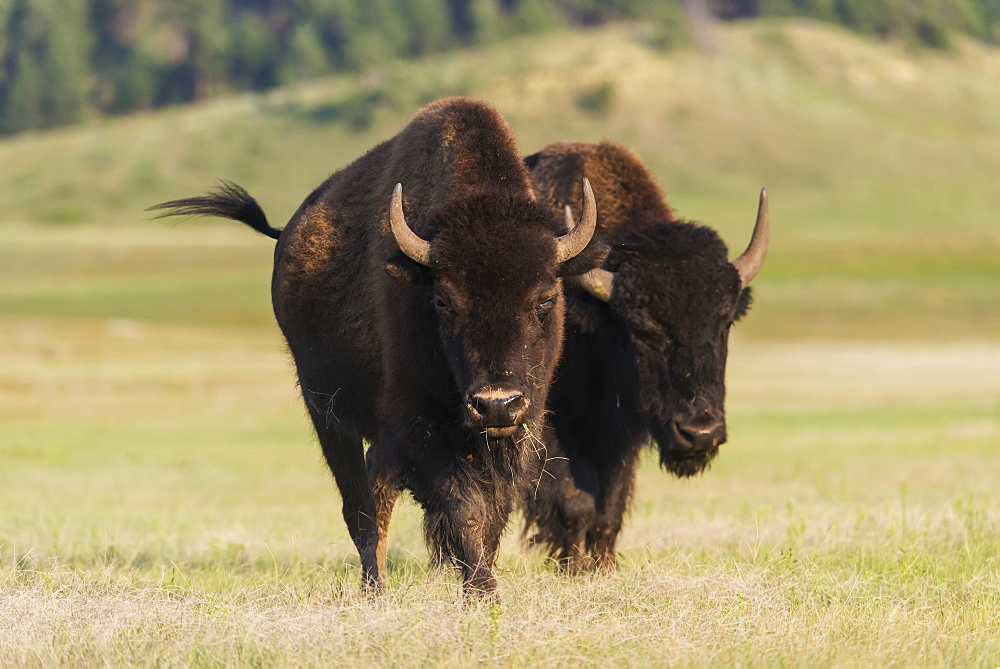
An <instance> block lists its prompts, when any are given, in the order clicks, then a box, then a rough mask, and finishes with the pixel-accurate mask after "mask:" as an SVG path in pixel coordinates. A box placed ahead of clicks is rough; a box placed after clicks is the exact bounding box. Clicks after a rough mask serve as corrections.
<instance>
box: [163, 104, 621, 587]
mask: <svg viewBox="0 0 1000 669" xmlns="http://www.w3.org/2000/svg"><path fill="white" fill-rule="evenodd" d="M400 184H402V185H400ZM583 193H584V203H583V214H582V218H581V221H580V224H579V225H576V226H573V224H572V221H567V220H564V219H563V218H562V217H561V216H560V215H558V213H557V210H556V209H554V208H552V207H551V206H550V205H547V204H542V203H539V202H537V201H536V199H535V197H534V194H533V191H532V187H531V182H530V180H529V178H528V171H527V168H526V167H525V165H524V163H523V162H522V160H521V158H520V154H519V151H518V148H517V144H516V143H515V140H514V137H513V135H512V133H511V131H510V129H509V127H508V126H507V124H506V122H505V121H504V120H503V118H502V117H501V116H500V115H499V114H498V113H497V112H496V111H495V110H494V109H493V108H491V107H489V106H488V105H485V104H483V103H480V102H476V101H473V100H470V99H466V98H453V99H447V100H441V101H438V102H435V103H432V104H430V105H428V106H427V107H425V108H424V109H422V110H421V111H419V112H418V113H417V114H416V115H415V116H414V118H413V119H412V121H411V122H410V123H409V124H408V125H407V126H406V127H405V128H404V129H403V130H402V131H401V132H400V133H399V134H398V135H396V136H395V137H393V138H392V139H389V140H387V141H385V142H383V143H382V144H379V145H378V146H376V147H375V148H373V149H371V150H370V151H368V153H366V154H365V155H364V156H362V157H361V158H359V159H358V160H356V161H354V162H353V163H352V164H350V165H348V166H347V167H345V168H344V169H342V170H340V171H339V172H336V173H334V174H333V175H331V176H330V177H329V178H327V180H326V181H324V182H323V183H322V184H321V185H320V186H319V187H318V188H317V189H316V190H314V191H313V192H312V194H311V195H309V197H308V198H306V200H305V202H303V203H302V205H301V206H300V207H299V209H298V211H296V212H295V214H294V215H293V216H292V218H291V220H290V221H289V222H288V225H287V226H285V228H284V229H281V230H278V229H276V228H272V227H271V226H270V225H269V223H268V222H267V219H266V218H265V216H264V212H263V211H262V210H261V208H260V207H259V206H258V205H257V203H256V202H255V201H254V199H253V198H251V197H250V196H249V195H248V194H247V193H246V191H244V190H243V189H241V188H239V187H238V186H235V185H233V184H225V185H224V186H223V188H221V189H220V190H219V191H217V192H215V193H212V194H209V195H207V196H204V197H196V198H191V199H186V200H175V201H172V202H166V203H163V204H160V205H157V207H156V208H158V209H164V210H166V212H167V213H166V214H163V215H176V214H181V215H191V214H204V215H215V216H222V217H226V218H231V219H235V220H238V221H242V222H243V223H246V224H247V225H249V226H250V227H252V228H254V229H255V230H257V231H259V232H262V233H263V234H265V235H268V236H269V237H273V238H275V239H277V240H278V242H277V245H276V248H275V253H274V273H273V277H272V289H271V295H272V301H273V305H274V313H275V316H276V317H277V320H278V324H279V325H280V327H281V331H282V333H283V334H284V336H285V339H286V340H287V342H288V347H289V349H290V350H291V353H292V357H293V359H294V361H295V366H296V369H297V372H298V378H299V383H300V385H301V390H302V395H303V398H304V400H305V403H306V406H307V408H308V411H309V415H310V417H311V418H312V422H313V425H314V427H315V429H316V433H317V435H318V436H319V440H320V444H321V445H322V448H323V454H324V456H325V457H326V461H327V463H328V465H329V467H330V470H331V471H332V472H333V476H334V478H335V480H336V483H337V487H338V488H339V489H340V493H341V496H342V498H343V514H344V520H345V521H346V522H347V528H348V530H349V532H350V535H351V538H352V539H353V541H354V544H355V545H356V546H357V549H358V552H359V553H360V556H361V567H362V576H363V583H364V584H365V586H366V588H367V589H369V590H379V589H381V587H382V585H383V584H384V580H385V574H386V553H385V551H386V532H387V529H388V524H389V518H390V515H391V513H392V508H393V504H394V503H395V501H396V499H397V497H398V495H399V493H400V491H401V490H402V489H404V488H405V489H408V490H410V491H411V492H412V494H413V497H414V498H415V499H416V500H417V502H418V503H419V504H420V505H421V506H422V507H423V509H424V513H425V515H424V527H425V534H426V538H427V541H428V545H429V547H430V549H431V551H432V555H433V556H434V557H435V558H436V559H438V560H441V559H451V560H453V561H454V562H455V563H456V564H457V565H458V566H459V567H460V568H461V570H462V573H463V577H464V589H465V591H466V593H467V594H476V593H485V592H491V591H493V590H494V589H495V587H496V581H495V578H494V576H493V572H492V568H493V564H494V561H495V558H496V554H497V549H498V546H499V542H500V536H501V533H502V531H503V530H504V527H505V525H506V523H507V519H508V516H509V514H510V511H511V507H512V504H513V503H515V502H516V499H517V497H518V496H519V495H521V494H523V493H522V489H523V488H527V487H533V483H529V481H531V479H532V476H537V475H538V473H539V470H540V458H541V449H540V448H539V447H538V444H539V443H540V441H539V439H540V437H541V429H542V428H541V425H542V421H543V415H544V408H545V406H546V399H547V395H548V386H549V383H550V380H551V378H552V375H553V373H554V371H555V366H556V363H557V361H558V359H559V353H560V348H561V340H562V335H563V311H564V298H563V295H562V289H561V281H560V277H563V276H567V275H573V274H579V273H581V272H586V271H588V270H591V269H593V268H595V267H597V266H598V265H599V264H600V263H601V261H602V260H603V258H604V256H605V254H606V249H604V247H603V245H601V244H600V243H598V242H596V241H595V242H594V243H593V244H591V237H592V236H593V231H594V227H595V219H596V209H595V204H594V197H593V193H592V192H591V190H590V186H589V185H587V184H584V187H583ZM566 215H567V216H568V215H569V214H568V212H567V214H566ZM567 227H569V228H571V229H570V230H569V231H567ZM364 442H367V443H368V444H369V449H368V453H367V463H366V454H365V451H364Z"/></svg>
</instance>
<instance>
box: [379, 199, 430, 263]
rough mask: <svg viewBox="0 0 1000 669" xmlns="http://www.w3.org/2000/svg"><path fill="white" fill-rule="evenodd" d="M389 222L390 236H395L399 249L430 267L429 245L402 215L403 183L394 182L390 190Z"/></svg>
mask: <svg viewBox="0 0 1000 669" xmlns="http://www.w3.org/2000/svg"><path fill="white" fill-rule="evenodd" d="M389 223H390V224H391V225H392V236H393V237H395V238H396V243H397V244H399V248H400V250H401V251H402V252H403V253H405V254H406V255H407V256H408V257H409V258H410V259H411V260H413V261H414V262H418V263H420V264H421V265H424V266H426V267H430V264H431V245H430V242H428V241H426V240H424V239H421V238H420V237H418V236H417V233H415V232H413V230H411V229H410V226H409V225H407V224H406V219H405V218H404V217H403V184H396V187H395V188H394V189H393V191H392V204H390V205H389Z"/></svg>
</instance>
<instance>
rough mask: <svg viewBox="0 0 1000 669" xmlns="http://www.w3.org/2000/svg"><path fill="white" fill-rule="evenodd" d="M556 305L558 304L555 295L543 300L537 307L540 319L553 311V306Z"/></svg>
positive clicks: (536, 312) (536, 311) (536, 310)
mask: <svg viewBox="0 0 1000 669" xmlns="http://www.w3.org/2000/svg"><path fill="white" fill-rule="evenodd" d="M554 306H556V296H555V295H553V296H552V297H550V298H549V299H547V300H545V301H544V302H541V303H540V304H539V305H538V306H537V307H535V314H536V315H537V316H538V319H539V320H542V319H544V318H545V317H546V316H547V315H548V314H549V312H550V311H552V307H554Z"/></svg>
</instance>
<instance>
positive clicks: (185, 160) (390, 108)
mask: <svg viewBox="0 0 1000 669" xmlns="http://www.w3.org/2000/svg"><path fill="white" fill-rule="evenodd" d="M457 93H461V94H468V95H473V96H476V97H481V98H484V99H487V100H489V101H491V102H493V103H494V104H495V105H497V107H498V108H499V109H500V110H501V111H502V112H503V113H504V114H505V115H506V116H507V118H508V119H509V120H510V121H511V123H512V125H513V126H514V129H515V131H516V132H517V134H518V137H519V140H520V142H521V146H522V148H523V149H524V151H525V152H526V153H527V152H531V151H534V150H537V149H538V148H540V147H541V146H543V145H544V144H545V143H547V142H549V141H553V140H556V139H575V140H597V139H600V138H602V137H608V138H611V139H615V140H618V141H623V142H625V143H628V144H630V145H632V146H633V147H634V148H635V149H636V150H637V151H638V153H639V154H640V155H641V156H642V157H643V158H645V159H646V160H647V161H648V162H649V164H650V165H651V166H652V167H653V169H654V170H655V171H656V173H657V174H658V176H659V177H660V179H661V183H662V184H663V185H664V187H665V188H666V190H667V191H668V193H670V196H671V199H672V201H673V203H674V205H675V207H676V208H677V209H678V210H679V211H680V212H681V214H682V215H684V216H687V217H690V218H693V219H697V220H702V221H705V222H708V223H710V224H712V225H714V226H715V227H717V228H718V229H719V230H720V231H721V232H722V233H723V235H724V236H725V238H726V239H728V240H729V242H730V245H731V246H732V247H733V249H734V251H735V250H736V249H737V247H741V246H742V245H743V244H744V243H745V239H746V237H747V235H748V233H749V226H750V223H751V220H752V215H753V207H754V202H755V197H756V190H757V188H759V186H761V185H767V186H768V188H769V190H770V192H771V194H772V217H773V220H774V225H775V234H774V235H773V237H774V242H773V244H774V246H773V252H772V255H771V258H770V260H769V263H768V266H767V267H766V268H765V271H764V273H763V274H762V275H761V278H760V279H759V283H760V289H759V291H758V294H759V299H758V305H757V307H755V313H754V317H753V318H751V319H749V320H748V322H747V324H746V326H745V327H743V328H742V330H743V331H744V332H746V333H749V334H767V335H769V336H774V335H786V336H794V335H810V336H815V335H823V336H839V335H864V336H877V335H892V336H895V335H910V336H912V335H914V334H915V335H917V336H921V337H925V336H941V335H944V336H963V337H969V336H973V337H979V336H996V335H997V334H1000V316H998V315H997V312H998V311H1000V310H998V309H996V305H997V304H998V303H1000V289H998V288H997V285H996V277H997V276H998V275H1000V227H998V226H997V225H996V223H997V213H996V212H997V211H1000V187H998V183H997V176H996V175H997V174H1000V115H997V114H996V113H995V110H996V109H1000V52H997V51H996V50H988V49H986V48H984V47H981V46H978V45H974V44H971V43H969V44H965V45H963V46H962V48H961V50H960V52H959V53H958V54H956V55H952V56H943V55H940V54H931V53H926V52H919V53H915V52H910V51H907V50H905V49H903V48H896V47H891V46H889V47H887V46H885V45H883V44H877V43H874V42H869V41H865V40H863V39H861V38H858V37H856V36H854V35H852V34H849V33H847V32H844V31H841V30H838V29H836V28H832V27H829V26H825V25H818V24H810V23H781V22H766V21H757V22H752V23H748V24H742V25H736V26H725V27H723V28H721V32H720V40H719V48H718V50H717V52H716V53H713V54H704V53H699V52H694V51H684V50H679V51H676V50H662V49H659V48H657V46H656V40H655V35H653V34H652V33H650V31H649V29H648V28H646V27H644V26H617V27H613V28H606V29H601V30H599V31H588V32H574V33H564V34H556V35H554V36H546V37H545V38H542V39H538V38H536V39H525V40H522V41H519V42H515V43H513V45H510V44H506V45H504V46H503V47H497V48H495V49H486V50H476V51H471V52H466V53H462V54H457V55H451V56H448V57H442V58H435V59H430V60H427V61H423V62H409V63H397V64H395V65H392V66H389V67H387V68H385V69H384V70H383V71H382V72H381V73H380V74H379V75H377V76H375V75H371V76H368V77H367V79H366V80H365V81H363V82H359V81H357V80H356V79H353V78H331V79H324V80H319V81H316V82H313V83H310V84H308V85H302V86H297V87H294V88H288V89H283V90H279V91H276V92H274V93H271V94H268V95H260V96H250V95H246V96H236V97H231V98H227V99H222V100H217V101H211V102H208V103H205V104H200V105H196V106H193V107H188V108H177V109H172V110H168V111H165V112H159V113H155V114H148V115H140V116H134V117H128V118H123V119H120V120H116V121H108V122H100V123H96V124H94V125H90V126H86V127H82V128H77V129H71V130H64V131H57V132H52V133H48V134H39V135H34V136H32V135H25V136H20V137H17V138H14V139H8V140H5V141H3V142H0V222H2V223H6V224H7V225H6V226H5V227H7V228H8V230H7V232H6V233H5V234H7V236H8V240H10V242H11V243H10V244H9V245H7V250H0V262H4V264H5V266H7V267H10V266H11V263H17V266H18V268H19V269H18V275H17V277H16V283H17V285H18V286H20V288H17V289H15V288H14V287H13V286H12V285H7V284H8V283H11V282H14V281H15V278H14V277H13V276H12V275H11V279H10V281H9V282H8V280H7V279H4V278H0V310H5V311H17V312H30V313H39V312H41V313H74V314H77V315H87V314H92V315H102V316H103V315H116V314H118V315H130V316H140V317H146V316H149V317H152V316H154V315H155V314H153V313H147V311H148V312H152V311H154V310H152V309H148V310H145V311H144V310H142V309H139V310H138V311H137V310H136V307H135V306H134V305H133V306H129V301H128V300H125V303H124V305H118V303H117V298H116V297H115V296H113V295H112V296H109V295H108V294H106V293H101V294H99V295H96V296H95V298H96V299H95V300H92V301H88V300H86V299H82V298H81V299H80V300H78V302H77V306H76V307H74V308H73V309H68V308H67V307H66V305H64V304H62V303H61V302H60V294H61V293H60V292H59V291H58V290H56V288H57V287H56V285H55V284H57V283H58V279H59V277H60V276H62V275H61V274H60V272H63V271H64V270H65V263H64V262H62V261H59V260H58V259H55V260H53V262H52V263H49V264H52V265H54V266H55V267H52V268H49V270H47V272H48V273H46V274H45V276H46V277H47V281H46V282H45V283H44V285H49V286H50V288H52V290H50V291H49V292H48V293H46V292H45V290H46V289H45V288H44V285H42V284H38V283H37V282H34V281H32V282H25V281H24V279H25V278H30V277H31V275H32V272H34V271H35V270H36V269H37V268H38V267H41V266H44V265H45V264H46V263H44V262H41V259H43V258H49V259H50V260H51V259H52V258H53V255H52V254H53V252H52V249H51V246H49V245H50V244H51V243H52V240H51V236H52V235H56V236H59V237H60V239H61V240H63V237H62V236H61V235H60V233H58V232H57V230H58V228H57V229H50V230H49V232H48V233H46V234H45V235H43V236H42V237H39V236H38V234H37V233H38V229H37V227H36V226H34V225H29V226H27V227H24V226H15V228H11V226H10V224H11V223H17V222H31V223H68V222H73V223H78V222H80V223H98V224H100V225H101V226H102V227H107V226H108V225H110V224H124V223H130V222H138V221H142V220H144V219H145V218H146V215H145V214H144V213H143V212H142V210H143V209H144V207H146V206H148V205H149V204H152V203H155V202H158V201H161V200H164V199H169V198H173V197H178V196H183V195H188V194H191V193H195V192H199V191H202V190H205V189H206V188H208V187H210V186H212V185H213V184H214V183H215V182H216V180H217V179H218V178H223V177H224V178H230V179H233V180H235V181H237V182H239V183H241V184H242V185H244V186H245V187H247V188H248V190H250V191H251V192H252V193H254V194H255V195H256V196H257V198H258V199H259V200H260V201H261V202H262V204H263V205H264V206H265V209H266V210H267V211H268V212H269V213H270V215H271V217H272V219H273V220H274V222H275V224H280V222H281V221H282V220H283V219H284V218H285V217H286V216H288V215H289V214H290V213H291V212H292V211H293V210H294V208H295V206H296V205H297V204H298V202H300V201H301V200H302V198H303V197H304V196H305V195H306V194H307V193H308V192H309V191H310V190H311V189H312V188H313V187H314V186H315V185H316V184H317V183H319V181H320V180H321V179H322V178H323V177H324V176H325V175H326V174H328V173H329V172H330V171H333V170H335V169H337V168H339V167H342V166H343V165H345V164H346V163H348V162H349V161H350V160H352V159H353V158H355V157H356V156H358V155H360V154H361V153H362V152H364V151H365V150H366V149H367V148H369V147H370V146H372V145H374V144H375V143H376V142H378V141H380V140H381V139H384V138H386V137H388V136H391V135H392V134H394V133H395V132H396V131H397V130H398V129H399V128H400V127H401V126H402V125H403V124H404V123H405V122H406V119H407V118H408V117H409V116H410V115H411V114H412V113H413V111H414V110H415V109H416V108H417V107H419V105H420V104H422V103H423V102H425V101H428V100H431V99H434V98H437V97H441V96H443V95H450V94H457ZM148 225H150V224H145V225H144V228H143V230H148V227H147V226H148ZM153 225H156V224H153ZM199 226H200V227H198V228H194V227H185V228H182V231H181V232H177V231H175V233H176V234H177V236H178V240H176V241H170V242H169V243H171V244H179V243H180V241H179V239H180V238H181V237H183V238H184V239H185V240H190V241H192V243H197V244H200V245H204V242H201V241H198V242H194V241H193V240H191V238H192V237H194V236H196V235H197V236H200V235H202V234H204V232H203V231H205V230H207V229H208V227H205V226H202V224H199ZM143 230H140V229H138V228H132V229H129V230H127V231H116V232H115V233H114V234H116V235H123V238H126V237H127V238H132V239H133V241H134V242H135V243H137V244H140V245H142V244H146V243H147V242H148V243H152V244H153V245H154V246H156V244H159V243H162V242H163V240H162V239H161V235H160V234H159V233H156V234H155V235H154V236H155V237H156V239H157V240H159V241H155V242H154V241H151V240H152V238H150V239H147V238H146V237H145V236H144V232H143ZM67 234H69V236H70V238H78V239H80V240H83V239H86V238H87V237H88V236H89V235H93V234H97V233H95V232H94V231H89V232H85V231H83V230H76V231H74V232H72V233H67ZM108 234H110V232H109V231H104V232H102V233H100V237H103V238H107V235H108ZM217 234H219V235H221V237H219V238H218V243H219V246H218V249H217V250H218V255H219V256H220V257H228V251H226V250H225V249H227V248H228V247H227V244H228V243H229V242H228V241H221V240H228V239H229V238H228V237H227V235H226V233H224V232H219V233H217ZM240 234H242V235H246V234H248V233H245V232H244V231H242V230H234V231H233V235H234V236H235V235H240ZM63 241H65V240H63ZM247 242H248V244H247V253H249V254H250V256H249V258H250V259H249V260H247V261H246V262H248V263H249V264H246V263H245V262H244V260H245V259H241V258H242V256H241V255H240V254H239V253H238V254H236V256H237V265H238V266H237V267H235V268H234V272H236V274H235V275H227V276H226V277H224V278H219V280H220V281H223V284H222V285H219V284H212V285H214V286H215V289H216V292H221V293H222V294H228V293H232V296H233V298H232V299H230V300H228V302H230V303H236V304H242V303H246V305H245V306H246V309H245V310H241V309H239V308H237V309H235V311H233V312H232V313H230V314H229V316H227V317H226V318H225V319H224V320H225V321H226V322H230V321H233V320H235V321H240V320H242V321H243V322H246V321H250V322H266V320H267V313H266V312H267V304H266V300H265V301H263V302H261V303H257V302H253V303H252V304H251V302H252V300H247V299H246V295H247V293H246V292H244V291H246V290H250V291H253V292H254V293H256V291H257V290H258V289H259V288H260V286H261V285H264V284H266V278H267V277H266V275H267V268H266V265H265V266H263V267H260V278H259V281H258V280H257V279H256V278H254V279H252V280H251V279H250V278H248V277H249V276H251V275H253V276H255V277H256V276H257V275H256V274H253V272H254V271H255V270H254V269H253V267H255V266H256V263H258V262H261V263H266V257H267V255H268V253H269V248H264V247H267V246H268V245H267V244H266V243H263V242H261V241H260V240H252V239H251V240H247ZM253 242H258V244H259V246H260V248H259V253H258V252H257V250H256V249H252V248H251V245H252V243H253ZM70 246H72V244H70ZM88 246H89V245H88ZM240 248H243V244H240ZM92 250H94V249H92ZM96 250H97V252H98V258H97V259H96V260H93V262H92V265H93V268H94V269H95V271H96V270H98V269H103V268H107V262H106V261H107V259H106V258H103V259H102V258H101V251H100V246H99V245H98V247H97V248H96ZM67 253H70V254H72V253H74V252H73V251H72V250H70V251H67ZM7 256H11V257H7ZM172 257H173V256H170V255H169V254H167V255H166V256H163V261H162V262H163V263H164V265H163V266H161V268H160V269H161V270H162V271H163V272H166V273H167V274H170V273H171V272H173V271H174V270H177V271H178V272H184V273H187V272H188V271H193V272H195V274H193V275H187V274H186V275H187V276H192V277H197V276H198V275H199V273H201V272H202V271H203V270H202V269H194V268H193V267H192V266H191V264H190V263H188V262H187V261H183V262H180V261H178V262H174V261H173V260H171V258H172ZM80 262H82V263H83V265H87V262H88V261H87V260H86V259H84V260H80ZM71 264H72V263H71ZM213 267H214V268H215V269H214V270H213V275H214V274H217V273H219V272H222V271H223V270H225V268H226V264H225V262H223V263H222V264H218V263H213ZM133 269H134V272H132V273H129V272H127V271H126V272H125V276H127V277H129V280H130V281H131V280H132V279H135V280H136V281H137V282H139V283H141V282H142V281H143V280H145V277H146V276H147V273H149V272H150V271H151V268H150V264H149V263H137V264H135V267H134V268H133ZM80 271H83V270H80ZM123 271H125V270H123ZM53 272H54V273H53ZM154 273H155V272H154ZM213 275H206V276H204V277H203V278H204V279H205V282H202V281H199V280H197V279H193V278H192V279H190V280H188V283H190V284H191V288H190V290H192V291H196V293H195V294H193V295H189V294H188V293H186V292H185V289H183V288H182V287H181V288H179V287H178V286H183V285H187V284H185V282H184V281H181V282H179V284H178V285H174V286H168V292H169V293H170V295H171V296H172V299H174V300H176V301H177V304H180V305H182V306H181V307H179V308H178V310H177V318H181V319H185V318H189V319H191V320H195V321H199V322H201V321H203V320H209V321H216V320H217V318H216V317H214V316H212V315H211V313H210V312H211V310H210V309H194V310H190V311H191V313H186V312H187V311H189V310H188V309H187V307H186V306H183V305H184V304H185V300H186V299H187V300H188V301H189V302H190V301H193V302H199V300H197V299H194V298H196V297H197V296H198V295H201V294H203V293H204V292H205V289H206V282H208V284H211V281H212V277H213ZM240 277H244V278H243V279H241V278H240ZM161 280H162V281H166V283H167V284H169V281H168V280H167V279H165V278H163V277H162V276H161ZM162 281H161V282H162ZM116 282H117V283H118V285H119V288H120V285H121V281H120V280H116ZM227 282H228V283H227ZM136 285H137V284H135V285H133V291H132V292H134V290H135V289H137V288H136ZM35 286H38V290H37V291H36V290H35V289H34V287H35ZM212 290H213V288H212V287H211V285H209V292H211V291H212ZM53 291H54V292H53ZM42 293H44V294H42ZM264 295H266V292H265V293H264ZM134 301H137V302H143V300H142V299H141V297H140V298H139V299H138V300H134ZM168 302H170V300H168ZM171 303H172V302H171ZM102 304H103V305H104V306H103V307H102V306H100V305H102ZM94 305H97V306H94ZM161 306H162V301H161ZM166 311H167V312H170V309H169V305H168V307H167V308H166ZM241 314H242V316H241Z"/></svg>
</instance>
